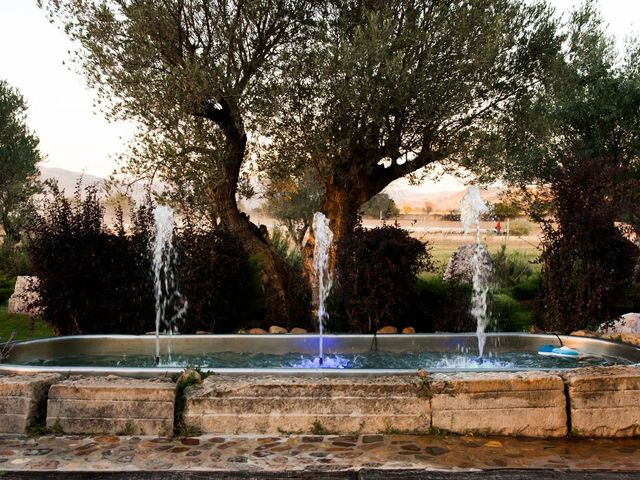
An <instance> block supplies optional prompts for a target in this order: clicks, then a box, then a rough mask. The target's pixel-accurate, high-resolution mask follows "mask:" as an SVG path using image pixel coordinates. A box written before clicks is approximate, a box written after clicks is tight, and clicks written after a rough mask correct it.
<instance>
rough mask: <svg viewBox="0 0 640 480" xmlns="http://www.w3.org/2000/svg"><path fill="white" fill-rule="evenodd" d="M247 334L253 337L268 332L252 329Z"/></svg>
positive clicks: (261, 329)
mask: <svg viewBox="0 0 640 480" xmlns="http://www.w3.org/2000/svg"><path fill="white" fill-rule="evenodd" d="M247 333H249V334H251V335H264V334H265V333H268V332H267V331H266V330H265V329H263V328H250V329H249V330H247Z"/></svg>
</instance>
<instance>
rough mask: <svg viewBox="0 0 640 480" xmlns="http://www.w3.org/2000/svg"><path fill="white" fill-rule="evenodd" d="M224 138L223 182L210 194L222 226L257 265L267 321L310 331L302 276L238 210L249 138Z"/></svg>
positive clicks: (233, 134) (231, 133)
mask: <svg viewBox="0 0 640 480" xmlns="http://www.w3.org/2000/svg"><path fill="white" fill-rule="evenodd" d="M225 135H226V139H227V158H226V159H225V162H224V178H223V179H221V180H220V181H218V182H216V184H215V185H214V186H212V187H211V190H210V194H211V198H212V201H213V202H214V204H215V205H216V210H217V212H218V216H219V217H220V222H221V224H222V226H223V227H224V228H226V229H227V230H228V231H229V232H230V233H231V234H232V235H234V236H235V237H236V238H237V240H238V242H239V243H240V245H241V246H242V249H243V250H244V251H245V253H246V254H247V255H249V256H250V257H254V258H255V259H257V261H258V266H259V268H260V271H261V274H262V279H261V280H262V284H263V286H264V293H265V308H266V317H267V318H266V319H267V321H268V322H269V323H270V324H275V325H279V326H283V327H286V328H291V327H294V326H304V327H307V326H308V319H309V312H308V304H307V301H306V298H305V297H306V296H305V293H306V288H305V287H306V286H305V285H300V278H299V275H297V274H296V272H294V271H293V269H292V268H291V267H290V266H289V265H287V264H286V262H285V261H284V260H283V259H282V257H280V255H279V254H278V253H277V252H276V251H274V249H273V248H272V247H271V245H270V244H269V240H268V238H267V235H265V234H264V233H263V232H261V230H260V229H259V228H258V227H257V226H256V225H254V224H253V223H251V222H250V221H249V218H248V217H247V216H246V215H245V214H243V213H241V212H240V210H239V209H238V204H237V202H236V190H237V184H238V178H239V175H240V166H241V165H242V161H243V160H244V155H245V148H246V143H247V138H246V134H244V132H242V131H238V130H235V129H228V130H226V131H225Z"/></svg>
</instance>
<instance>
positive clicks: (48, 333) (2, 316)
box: [0, 305, 53, 342]
mask: <svg viewBox="0 0 640 480" xmlns="http://www.w3.org/2000/svg"><path fill="white" fill-rule="evenodd" d="M29 324H30V322H29V317H28V316H26V315H10V314H9V313H8V312H7V305H2V306H0V341H2V342H5V341H7V340H9V337H11V333H12V332H15V334H16V335H15V337H14V340H26V339H28V338H42V337H52V336H53V330H51V327H49V325H47V324H46V323H44V322H43V321H42V320H40V319H39V318H37V319H36V320H35V323H34V326H33V331H31V330H30V328H29Z"/></svg>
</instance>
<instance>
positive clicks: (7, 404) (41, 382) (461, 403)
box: [0, 367, 640, 437]
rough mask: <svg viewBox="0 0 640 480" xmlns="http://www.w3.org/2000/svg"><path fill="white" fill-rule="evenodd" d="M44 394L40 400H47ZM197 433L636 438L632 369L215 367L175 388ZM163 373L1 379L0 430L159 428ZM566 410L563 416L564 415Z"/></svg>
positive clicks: (169, 421) (171, 402)
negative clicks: (236, 372)
mask: <svg viewBox="0 0 640 480" xmlns="http://www.w3.org/2000/svg"><path fill="white" fill-rule="evenodd" d="M47 391H48V403H47V405H46V406H45V403H46V400H47ZM181 400H184V405H185V407H184V412H183V419H184V424H185V426H187V427H193V428H195V429H197V430H200V431H202V432H205V433H219V434H240V433H270V434H277V433H283V432H304V433H311V432H313V433H329V432H336V433H341V434H352V433H356V432H357V433H394V432H425V433H426V432H429V431H431V430H432V429H438V430H441V431H450V432H453V433H461V434H468V433H486V434H497V435H521V436H534V437H558V436H564V435H567V434H569V433H571V434H574V435H579V436H594V437H622V436H640V367H595V368H584V369H576V370H573V371H570V372H566V373H564V374H562V375H561V374H554V373H545V372H522V373H507V372H478V373H437V374H431V375H429V374H425V373H422V375H415V376H380V377H343V378H335V377H334V378H323V377H290V376H252V377H248V376H219V375H213V376H210V377H209V378H207V379H206V380H205V381H204V382H203V383H202V384H201V385H194V386H191V387H188V388H187V389H186V392H185V397H184V398H183V399H181ZM175 401H176V386H175V384H174V383H173V382H172V381H170V380H168V379H154V380H136V379H130V378H121V377H114V376H110V377H100V378H91V377H75V378H70V379H68V380H62V378H61V376H59V375H53V374H38V375H7V376H0V433H24V432H25V430H26V429H27V427H28V426H29V425H30V424H31V423H32V422H34V421H37V420H43V419H44V415H45V410H46V424H47V426H48V427H49V428H51V429H53V430H54V431H63V432H65V433H96V434H98V433H99V434H138V435H141V434H146V435H170V434H171V433H172V432H173V421H174V406H175ZM567 412H568V413H569V416H567Z"/></svg>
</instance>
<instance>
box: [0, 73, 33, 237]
mask: <svg viewBox="0 0 640 480" xmlns="http://www.w3.org/2000/svg"><path fill="white" fill-rule="evenodd" d="M26 111H27V104H26V102H25V100H24V98H23V97H22V95H21V94H20V93H19V92H18V91H17V90H16V89H15V88H12V87H11V86H10V85H9V84H8V83H7V82H6V81H4V80H0V226H2V229H3V230H4V233H5V235H6V236H7V237H8V238H10V239H11V240H12V241H14V242H15V241H18V240H20V235H21V230H22V227H23V223H24V220H25V215H26V213H27V211H28V208H29V199H30V198H31V196H32V195H33V194H34V193H35V192H36V191H37V190H38V184H37V176H38V174H39V170H38V162H40V160H41V159H42V157H41V155H40V151H39V150H38V143H39V140H38V138H37V137H36V136H35V134H34V133H33V132H31V131H30V130H29V128H28V127H27V124H26Z"/></svg>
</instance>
